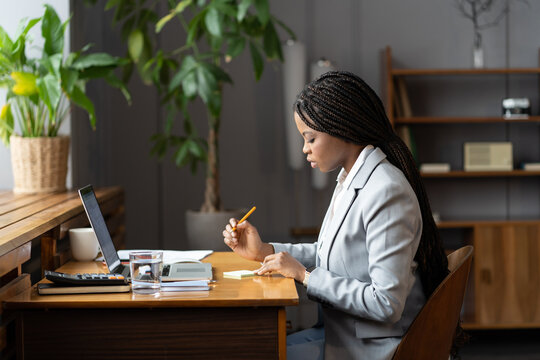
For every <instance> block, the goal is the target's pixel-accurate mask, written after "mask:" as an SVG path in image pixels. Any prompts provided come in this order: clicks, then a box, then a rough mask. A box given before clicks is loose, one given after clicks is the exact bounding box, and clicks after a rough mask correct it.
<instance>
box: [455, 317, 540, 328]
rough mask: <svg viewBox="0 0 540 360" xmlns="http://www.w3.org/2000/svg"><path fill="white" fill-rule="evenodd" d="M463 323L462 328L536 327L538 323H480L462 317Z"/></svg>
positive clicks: (539, 326)
mask: <svg viewBox="0 0 540 360" xmlns="http://www.w3.org/2000/svg"><path fill="white" fill-rule="evenodd" d="M462 320H463V323H462V324H461V327H462V328H463V330H518V329H538V328H540V323H537V322H531V323H509V324H492V323H490V324H480V323H474V322H467V320H466V319H462Z"/></svg>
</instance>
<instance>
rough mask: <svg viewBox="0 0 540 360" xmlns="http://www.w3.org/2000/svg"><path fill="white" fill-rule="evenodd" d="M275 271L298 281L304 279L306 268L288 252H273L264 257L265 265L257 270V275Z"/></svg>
mask: <svg viewBox="0 0 540 360" xmlns="http://www.w3.org/2000/svg"><path fill="white" fill-rule="evenodd" d="M270 271H275V272H278V273H280V274H281V275H283V276H285V277H288V278H293V279H295V280H296V281H299V282H302V281H304V276H305V274H306V268H305V267H304V265H302V264H301V263H300V262H299V261H298V260H296V259H295V258H293V257H292V256H291V254H289V253H288V252H284V251H283V252H280V253H277V254H271V255H268V256H267V257H265V258H264V262H263V265H262V266H261V267H260V268H259V269H257V270H255V273H256V274H257V275H263V274H265V273H267V272H270Z"/></svg>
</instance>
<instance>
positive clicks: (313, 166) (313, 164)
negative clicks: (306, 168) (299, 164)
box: [311, 161, 317, 169]
mask: <svg viewBox="0 0 540 360" xmlns="http://www.w3.org/2000/svg"><path fill="white" fill-rule="evenodd" d="M311 167H312V168H314V169H315V168H316V167H317V163H316V162H315V161H311Z"/></svg>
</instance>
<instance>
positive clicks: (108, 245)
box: [79, 185, 120, 271]
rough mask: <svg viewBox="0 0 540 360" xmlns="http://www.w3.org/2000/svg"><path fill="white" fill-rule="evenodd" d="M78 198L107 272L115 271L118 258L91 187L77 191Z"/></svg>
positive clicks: (118, 261) (118, 262)
mask: <svg viewBox="0 0 540 360" xmlns="http://www.w3.org/2000/svg"><path fill="white" fill-rule="evenodd" d="M79 196H80V197H81V200H82V203H83V206H84V210H85V211H86V215H87V216H88V220H89V221H90V225H92V228H93V229H94V232H95V233H96V237H97V239H98V242H99V246H100V247H101V252H102V254H103V257H104V258H105V262H106V263H107V267H108V268H109V271H113V269H116V267H117V266H119V265H120V258H119V257H118V253H117V252H116V249H115V247H114V243H113V242H112V239H111V235H110V234H109V230H108V229H107V224H106V223H105V219H103V215H102V214H101V209H100V208H99V204H98V202H97V199H96V195H95V194H94V189H92V185H87V186H85V187H83V188H82V189H79Z"/></svg>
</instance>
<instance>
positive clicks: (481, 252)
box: [386, 48, 540, 330]
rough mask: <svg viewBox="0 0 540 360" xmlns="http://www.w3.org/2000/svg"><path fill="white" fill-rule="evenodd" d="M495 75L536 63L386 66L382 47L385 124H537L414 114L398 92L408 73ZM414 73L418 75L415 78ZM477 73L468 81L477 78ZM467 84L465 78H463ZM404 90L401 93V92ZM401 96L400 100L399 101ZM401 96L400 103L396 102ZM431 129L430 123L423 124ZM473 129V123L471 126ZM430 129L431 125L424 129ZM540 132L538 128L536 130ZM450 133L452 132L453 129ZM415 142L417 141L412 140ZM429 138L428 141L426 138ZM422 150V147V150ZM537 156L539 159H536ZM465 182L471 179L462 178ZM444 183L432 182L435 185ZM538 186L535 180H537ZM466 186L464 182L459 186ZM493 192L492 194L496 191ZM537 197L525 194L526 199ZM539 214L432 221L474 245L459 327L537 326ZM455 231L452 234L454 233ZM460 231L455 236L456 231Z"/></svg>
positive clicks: (449, 176) (449, 175) (520, 71)
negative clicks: (464, 66) (501, 66)
mask: <svg viewBox="0 0 540 360" xmlns="http://www.w3.org/2000/svg"><path fill="white" fill-rule="evenodd" d="M469 75H475V76H477V77H478V76H484V75H489V76H499V75H503V76H504V75H517V76H522V75H523V76H526V75H529V76H530V75H532V76H536V77H539V75H540V67H538V68H508V69H507V68H504V69H404V68H393V67H392V52H391V49H390V48H387V50H386V80H387V83H386V100H387V101H386V108H387V113H388V117H389V119H390V121H391V123H392V124H393V125H394V126H395V127H398V126H402V125H406V126H409V128H410V129H413V128H414V126H416V125H422V126H423V129H424V132H423V134H424V136H425V135H426V130H425V129H426V127H425V126H424V125H429V126H433V131H434V132H436V131H437V130H438V129H437V125H441V124H446V125H448V124H449V125H453V124H455V125H463V124H481V125H482V124H485V125H486V126H487V125H489V124H516V125H515V126H520V124H535V123H538V124H540V116H538V115H534V116H529V117H528V118H525V119H506V118H504V117H502V116H488V117H470V116H461V117H448V116H437V114H433V115H431V114H430V115H429V116H414V115H413V114H414V111H412V110H413V109H411V104H410V103H409V102H408V94H407V93H406V91H405V92H404V87H405V85H404V84H405V81H406V79H408V78H410V77H414V78H415V82H416V83H418V82H423V81H426V82H429V81H430V77H434V76H439V78H437V79H440V76H448V77H452V76H461V77H463V76H469ZM417 77H422V79H421V80H417ZM477 77H474V78H471V81H473V82H474V81H478V80H477ZM468 84H470V83H468ZM403 95H405V96H403ZM404 99H405V101H406V103H405V104H404V103H403V102H402V101H403V100H404ZM400 101H401V102H400ZM397 115H399V116H397ZM429 129H431V128H429ZM476 129H478V128H476ZM430 131H431V130H430ZM539 133H540V130H539ZM454 136H455V134H454ZM416 140H417V143H418V141H421V139H420V140H419V139H418V138H417V139H416ZM428 143H429V142H428ZM424 150H425V149H424ZM538 161H540V160H538ZM538 176H540V171H525V170H518V169H515V170H512V171H474V172H473V171H462V170H452V171H449V172H441V173H431V172H429V173H422V177H423V178H425V179H426V181H439V180H438V179H442V180H441V181H443V180H444V179H446V180H444V181H454V180H455V181H458V180H459V181H462V179H473V178H479V179H480V180H479V181H486V182H489V181H491V179H501V178H503V179H504V178H530V177H538ZM465 183H467V184H471V182H465ZM444 184H445V183H442V184H438V185H437V186H438V189H441V187H443V186H444ZM539 185H540V183H539ZM464 186H466V185H464ZM497 195H498V194H494V195H493V196H497ZM535 200H536V201H538V199H535V198H533V199H531V201H535ZM538 217H539V219H512V220H504V219H503V220H500V219H493V220H485V219H483V218H485V216H483V214H478V218H477V219H474V218H472V219H461V220H452V221H441V222H439V223H437V226H438V228H439V229H441V230H442V231H450V230H452V229H461V230H463V233H462V234H463V235H462V236H463V242H464V243H470V244H472V245H473V246H474V248H475V250H474V251H475V252H474V261H473V266H472V268H471V274H470V278H469V285H468V290H467V294H466V299H465V303H464V309H463V316H462V320H463V321H464V328H466V329H470V330H474V329H526V328H540V215H539V216H538ZM460 234H461V233H458V235H460ZM460 236H461V235H460Z"/></svg>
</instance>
